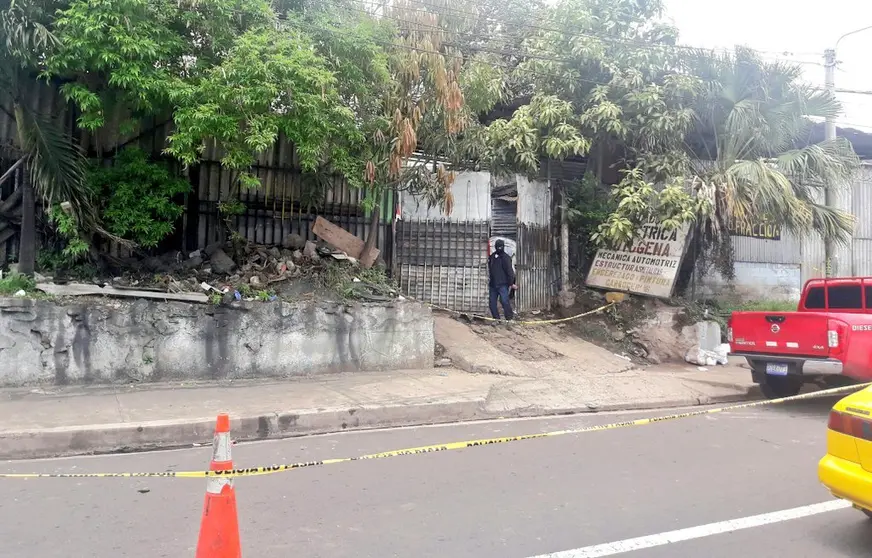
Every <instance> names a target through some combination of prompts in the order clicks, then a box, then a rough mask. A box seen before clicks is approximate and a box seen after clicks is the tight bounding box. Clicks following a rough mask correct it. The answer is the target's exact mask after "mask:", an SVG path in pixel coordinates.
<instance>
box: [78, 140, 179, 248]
mask: <svg viewBox="0 0 872 558" xmlns="http://www.w3.org/2000/svg"><path fill="white" fill-rule="evenodd" d="M87 181H88V185H89V187H90V188H91V190H92V191H93V192H94V196H95V197H96V198H97V199H99V200H101V207H100V209H101V214H102V216H103V223H104V226H105V227H106V229H107V230H108V231H109V232H110V233H112V234H114V235H116V236H118V237H120V238H124V239H127V240H131V241H132V242H135V243H136V244H137V245H138V246H142V247H144V248H154V247H156V246H157V245H158V244H159V243H160V242H161V241H162V240H164V239H165V238H166V237H167V236H169V235H170V234H172V232H173V229H174V227H175V223H176V221H177V220H178V218H179V217H181V216H182V213H183V211H184V209H183V208H182V206H181V205H179V204H178V203H176V202H175V201H174V198H176V197H177V196H180V195H182V194H186V193H188V192H189V191H190V190H191V185H190V183H189V182H187V181H186V180H184V179H181V178H179V177H177V176H175V175H174V174H172V173H171V172H170V170H169V169H168V168H167V167H166V165H163V164H161V163H156V162H152V161H149V159H148V155H146V154H145V153H144V152H143V151H142V150H140V149H135V148H129V149H125V150H124V151H122V152H121V153H119V154H118V156H117V157H116V158H115V161H114V164H113V165H112V166H103V165H97V166H94V167H93V168H91V169H90V170H89V172H88V176H87Z"/></svg>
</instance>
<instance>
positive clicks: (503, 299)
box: [490, 285, 514, 320]
mask: <svg viewBox="0 0 872 558" xmlns="http://www.w3.org/2000/svg"><path fill="white" fill-rule="evenodd" d="M497 299H499V301H500V303H501V304H502V305H503V312H504V313H505V314H506V319H507V320H511V319H512V317H513V316H514V312H512V303H511V302H509V286H508V285H500V286H499V287H490V311H491V316H493V318H494V319H495V320H499V319H500V310H499V308H497Z"/></svg>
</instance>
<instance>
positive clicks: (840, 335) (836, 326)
mask: <svg viewBox="0 0 872 558" xmlns="http://www.w3.org/2000/svg"><path fill="white" fill-rule="evenodd" d="M847 337H848V324H846V323H845V322H841V321H839V320H828V321H827V346H828V347H829V348H830V355H831V356H836V355H840V354H842V352H844V350H845V347H847V346H848V344H847V343H846V341H847Z"/></svg>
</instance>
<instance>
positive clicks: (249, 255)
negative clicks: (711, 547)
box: [37, 220, 399, 303]
mask: <svg viewBox="0 0 872 558" xmlns="http://www.w3.org/2000/svg"><path fill="white" fill-rule="evenodd" d="M323 221H324V222H325V223H327V224H329V225H330V226H332V227H333V229H331V230H332V231H333V232H335V231H336V230H339V231H341V232H342V233H344V234H345V235H350V233H347V232H346V231H344V230H342V229H341V228H339V227H336V226H335V225H332V223H329V221H326V220H323ZM340 236H342V234H341V233H340ZM343 238H344V237H343ZM357 243H359V247H360V248H362V247H363V245H364V243H363V241H361V240H360V239H357ZM357 246H358V245H357V244H356V245H355V247H357ZM374 253H375V254H378V251H377V250H376V251H375V252H374ZM359 266H361V263H360V260H359V259H358V257H357V255H354V254H349V253H347V252H344V251H341V250H338V249H333V248H330V247H329V246H328V245H327V243H326V241H324V240H320V241H314V240H305V239H304V238H303V237H302V236H300V235H298V234H289V235H287V236H286V237H285V238H284V241H283V242H282V246H281V247H280V246H264V245H258V244H253V243H248V244H246V243H240V242H238V241H234V242H221V241H217V242H213V243H210V244H209V245H208V246H206V247H205V248H203V249H202V250H194V251H192V252H190V253H182V252H178V251H172V252H168V253H166V254H160V255H152V256H149V257H146V258H144V259H142V260H139V259H136V258H127V259H124V260H117V261H115V262H112V263H111V265H110V266H109V268H107V269H105V272H106V273H107V275H105V276H98V277H94V278H93V279H92V280H91V281H86V282H85V283H75V282H69V280H68V279H65V278H63V277H58V278H56V279H57V283H58V284H53V282H52V279H50V278H44V277H40V280H39V281H37V283H38V284H39V286H38V288H39V289H40V290H42V291H44V292H46V293H49V294H53V295H56V296H82V295H108V296H118V297H141V298H151V299H157V300H183V301H187V302H214V303H217V302H218V301H224V302H232V301H235V300H260V301H264V302H266V301H270V300H277V299H278V298H282V299H283V300H298V299H300V298H312V297H320V296H322V295H323V296H328V297H330V296H335V295H336V294H338V295H340V296H341V297H352V298H359V299H363V300H369V301H392V300H397V297H398V295H399V292H398V290H397V289H396V288H393V287H391V286H390V285H388V284H382V283H381V282H378V284H373V283H370V282H367V281H361V280H360V278H357V277H355V275H356V273H355V271H354V269H355V268H357V267H359ZM337 271H339V273H338V274H337V273H336V272H337ZM109 273H111V275H110V274H109ZM337 278H338V279H337ZM337 280H338V282H337ZM316 293H317V294H316Z"/></svg>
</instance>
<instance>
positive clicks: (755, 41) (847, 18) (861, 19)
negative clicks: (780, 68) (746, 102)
mask: <svg viewBox="0 0 872 558" xmlns="http://www.w3.org/2000/svg"><path fill="white" fill-rule="evenodd" d="M665 2H666V8H667V14H666V15H667V16H668V17H669V18H670V19H672V20H673V21H674V22H675V24H676V25H677V26H678V29H679V30H680V33H681V36H680V42H682V43H684V44H688V45H694V46H701V47H706V48H731V47H733V46H735V45H745V46H749V47H751V48H754V49H756V50H759V51H761V52H762V53H763V55H764V57H765V58H769V59H775V58H781V59H789V60H793V61H798V62H801V63H802V67H803V69H804V70H805V78H806V80H808V81H809V82H810V83H813V84H815V85H821V86H823V83H824V67H823V61H824V59H823V53H824V50H825V49H827V48H833V47H834V46H835V43H836V41H837V40H838V39H839V37H841V36H842V35H844V34H845V33H848V32H850V31H854V30H856V29H860V28H863V27H866V26H872V0H825V1H820V2H819V1H814V2H811V1H808V2H806V3H803V2H801V1H797V0H792V1H791V0H730V1H728V2H724V1H721V2H715V1H713V0H665ZM836 57H837V60H838V61H839V65H838V67H837V69H836V80H835V81H836V87H837V88H841V89H859V90H867V91H872V29H870V30H868V31H863V32H862V33H858V34H856V35H851V36H850V37H846V38H845V39H843V40H842V41H841V42H840V43H839V48H838V50H837V52H836ZM838 96H839V99H840V100H841V101H842V104H843V107H844V114H843V115H842V117H841V118H840V119H839V125H844V126H849V125H851V127H853V128H858V129H860V130H863V131H865V132H872V95H854V94H847V93H839V94H838Z"/></svg>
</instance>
